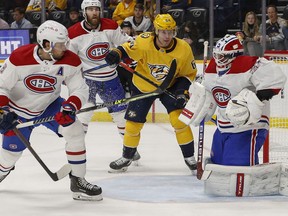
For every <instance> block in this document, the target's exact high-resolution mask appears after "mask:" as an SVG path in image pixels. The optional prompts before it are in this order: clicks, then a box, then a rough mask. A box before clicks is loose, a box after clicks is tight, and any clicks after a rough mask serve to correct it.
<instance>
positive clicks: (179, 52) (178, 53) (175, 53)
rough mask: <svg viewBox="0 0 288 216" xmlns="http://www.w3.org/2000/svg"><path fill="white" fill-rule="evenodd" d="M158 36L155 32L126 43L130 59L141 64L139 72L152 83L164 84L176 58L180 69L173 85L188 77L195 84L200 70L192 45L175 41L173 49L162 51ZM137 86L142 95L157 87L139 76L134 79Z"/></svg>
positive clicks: (138, 67)
mask: <svg viewBox="0 0 288 216" xmlns="http://www.w3.org/2000/svg"><path fill="white" fill-rule="evenodd" d="M155 40H156V37H155V36H154V34H152V33H151V32H145V33H142V34H140V35H139V36H138V37H136V39H135V41H132V42H126V43H124V44H122V47H123V49H124V50H125V51H126V53H127V54H128V56H129V57H130V58H131V59H133V60H135V61H137V67H136V69H135V70H136V71H137V72H138V73H141V74H142V75H144V76H145V77H147V78H148V79H150V80H151V81H153V82H155V83H157V84H158V85H160V84H161V83H162V81H163V80H164V79H165V77H166V74H167V73H168V71H169V67H170V64H171V62H172V60H173V59H176V62H177V68H176V72H175V75H174V79H173V81H172V82H171V84H170V86H172V85H173V84H174V82H175V79H176V78H178V77H186V78H187V79H188V80H190V81H193V80H194V78H195V76H196V73H197V68H196V64H195V60H194V55H193V53H192V49H191V47H190V46H189V44H188V43H187V42H186V41H184V40H182V39H179V38H173V43H172V45H171V46H170V47H169V48H166V49H164V48H160V47H158V46H157V44H156V41H155ZM132 82H133V84H134V85H135V86H136V87H137V88H138V89H139V90H140V91H141V92H144V93H146V92H151V91H154V90H155V89H156V88H155V87H154V86H152V85H151V84H149V83H147V82H146V81H144V80H143V79H142V78H140V77H138V76H136V75H135V76H133V79H132Z"/></svg>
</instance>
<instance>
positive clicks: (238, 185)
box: [204, 163, 281, 197]
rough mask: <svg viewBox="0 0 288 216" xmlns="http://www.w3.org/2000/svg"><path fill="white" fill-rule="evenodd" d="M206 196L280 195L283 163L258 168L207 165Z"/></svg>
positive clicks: (257, 166)
mask: <svg viewBox="0 0 288 216" xmlns="http://www.w3.org/2000/svg"><path fill="white" fill-rule="evenodd" d="M205 171H210V176H209V177H208V179H207V180H206V181H205V182H204V191H205V193H206V194H209V195H214V196H238V197H241V196H267V195H276V194H279V186H280V173H281V163H271V164H261V165H256V166H247V167H246V166H222V165H217V164H207V165H206V166H205Z"/></svg>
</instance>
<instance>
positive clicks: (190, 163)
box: [184, 156, 197, 174]
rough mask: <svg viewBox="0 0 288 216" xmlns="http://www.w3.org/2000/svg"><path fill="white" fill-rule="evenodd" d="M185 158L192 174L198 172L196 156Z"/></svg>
mask: <svg viewBox="0 0 288 216" xmlns="http://www.w3.org/2000/svg"><path fill="white" fill-rule="evenodd" d="M184 160H185V164H186V165H187V166H188V167H189V169H190V170H191V172H192V174H196V170H197V162H196V160H195V157H194V156H192V157H187V158H184Z"/></svg>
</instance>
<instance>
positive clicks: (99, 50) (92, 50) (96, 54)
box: [86, 43, 109, 61]
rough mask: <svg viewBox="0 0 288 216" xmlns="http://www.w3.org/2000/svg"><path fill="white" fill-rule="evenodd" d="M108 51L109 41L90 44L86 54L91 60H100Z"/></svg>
mask: <svg viewBox="0 0 288 216" xmlns="http://www.w3.org/2000/svg"><path fill="white" fill-rule="evenodd" d="M108 51H109V43H95V44H92V45H91V46H90V47H89V48H88V49H87V51H86V56H87V58H88V59H89V60H91V61H102V60H104V58H105V56H106V54H107V53H108Z"/></svg>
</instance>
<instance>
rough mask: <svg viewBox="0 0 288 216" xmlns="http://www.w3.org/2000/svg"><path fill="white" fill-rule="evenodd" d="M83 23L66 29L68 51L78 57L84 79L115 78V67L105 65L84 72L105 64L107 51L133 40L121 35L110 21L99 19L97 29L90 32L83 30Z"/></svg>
mask: <svg viewBox="0 0 288 216" xmlns="http://www.w3.org/2000/svg"><path fill="white" fill-rule="evenodd" d="M84 22H85V20H83V21H82V22H79V23H76V24H75V25H73V26H71V27H70V28H69V29H68V33H69V38H70V39H71V41H70V47H69V49H70V50H71V51H72V52H74V53H76V54H77V55H78V56H79V57H80V59H81V61H82V63H83V69H84V72H83V74H84V77H85V78H87V79H92V80H97V81H107V80H111V79H114V78H115V77H116V76H117V71H116V67H110V66H108V65H107V66H106V67H103V68H100V69H95V70H93V71H91V72H89V73H87V72H86V73H85V71H87V70H89V69H92V68H95V67H97V66H100V65H105V64H107V63H106V61H105V56H106V55H107V53H108V51H109V49H111V48H114V47H117V46H118V45H120V44H122V43H124V42H127V41H132V40H133V38H132V37H130V36H128V35H127V34H125V33H123V32H122V31H121V29H120V27H119V26H118V24H117V23H116V22H115V21H113V20H110V19H106V18H101V19H100V25H99V26H98V28H97V29H95V30H92V31H91V30H88V29H86V28H85V26H84Z"/></svg>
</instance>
